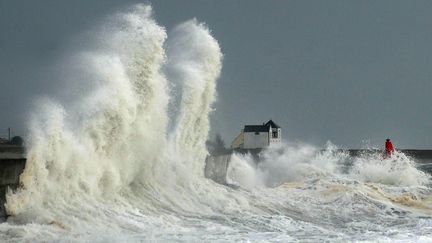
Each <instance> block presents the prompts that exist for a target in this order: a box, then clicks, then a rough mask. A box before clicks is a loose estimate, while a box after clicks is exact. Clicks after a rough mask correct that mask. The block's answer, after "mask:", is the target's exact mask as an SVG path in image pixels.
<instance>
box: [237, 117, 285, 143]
mask: <svg viewBox="0 0 432 243" xmlns="http://www.w3.org/2000/svg"><path fill="white" fill-rule="evenodd" d="M281 141H282V130H281V127H280V126H278V125H277V124H276V123H274V122H273V121H272V120H270V121H268V122H267V123H265V124H264V123H263V124H262V125H245V126H244V128H243V129H242V130H241V132H240V134H239V135H238V136H237V137H236V138H235V139H234V141H233V143H232V145H231V147H232V148H233V149H236V148H240V149H256V148H265V147H268V146H270V145H272V144H275V143H280V142H281Z"/></svg>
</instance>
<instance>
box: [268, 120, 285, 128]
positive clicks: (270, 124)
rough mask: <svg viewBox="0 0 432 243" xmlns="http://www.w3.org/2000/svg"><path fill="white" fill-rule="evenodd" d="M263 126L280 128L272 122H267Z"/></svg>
mask: <svg viewBox="0 0 432 243" xmlns="http://www.w3.org/2000/svg"><path fill="white" fill-rule="evenodd" d="M265 126H271V127H272V128H281V127H280V126H279V125H278V124H276V123H274V121H272V120H270V121H268V122H267V123H266V124H265Z"/></svg>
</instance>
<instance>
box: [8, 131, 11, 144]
mask: <svg viewBox="0 0 432 243" xmlns="http://www.w3.org/2000/svg"><path fill="white" fill-rule="evenodd" d="M8 137H9V142H10V141H11V140H10V127H8Z"/></svg>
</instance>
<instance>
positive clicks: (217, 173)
mask: <svg viewBox="0 0 432 243" xmlns="http://www.w3.org/2000/svg"><path fill="white" fill-rule="evenodd" d="M261 151H262V149H250V150H248V149H237V150H229V151H226V152H225V153H223V154H214V155H209V156H207V159H206V167H205V168H206V169H205V176H206V177H207V178H209V179H212V180H214V181H215V182H217V183H220V184H224V185H226V184H227V180H226V175H227V170H228V167H229V164H230V161H231V155H232V154H233V153H238V154H250V155H252V158H253V160H254V161H255V163H260V153H261ZM337 151H340V152H347V153H348V154H349V155H350V157H353V158H354V157H359V156H362V155H367V154H376V153H382V150H378V149H372V150H370V149H368V150H366V149H338V150H337ZM400 151H401V152H403V153H404V154H406V155H407V156H409V157H411V158H412V159H414V160H415V162H416V163H417V166H418V168H419V169H420V170H423V171H425V172H427V173H430V174H432V150H416V149H402V150H400ZM347 166H350V165H347Z"/></svg>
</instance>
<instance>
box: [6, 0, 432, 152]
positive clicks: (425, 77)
mask: <svg viewBox="0 0 432 243" xmlns="http://www.w3.org/2000/svg"><path fill="white" fill-rule="evenodd" d="M137 2H142V1H114V0H93V1H90V0H79V1H66V0H45V1H37V2H36V1H21V0H17V1H8V0H4V1H0V87H1V89H0V92H1V95H0V117H1V119H0V136H5V135H6V131H7V127H8V126H10V127H12V129H13V131H14V133H15V134H17V135H24V134H25V130H26V124H27V120H28V113H29V112H30V110H31V107H32V104H33V102H34V100H35V99H36V98H37V97H41V96H50V94H52V93H55V92H57V89H61V87H60V85H56V84H57V83H58V77H56V76H55V75H54V74H53V73H55V72H52V69H53V67H55V63H56V60H57V59H58V58H59V57H60V56H61V55H62V53H63V50H64V48H65V47H66V46H70V45H71V42H72V41H73V40H74V39H76V37H77V36H79V35H81V34H82V33H84V32H85V31H88V30H89V29H91V28H92V27H94V25H96V24H98V23H100V21H101V20H103V19H104V18H105V17H107V16H109V15H111V14H113V13H115V12H116V11H119V10H122V9H125V8H127V7H128V6H130V5H131V4H134V3H137ZM151 4H152V5H153V8H154V12H155V18H156V19H157V21H158V23H159V24H161V25H163V26H165V27H166V28H167V30H168V31H169V30H170V29H172V28H173V27H174V26H175V25H176V24H178V23H180V22H182V21H185V20H188V19H191V18H197V19H198V20H199V21H202V22H205V23H206V24H207V25H208V26H209V28H210V29H211V30H212V33H213V35H214V37H215V38H216V39H217V40H218V41H219V43H220V45H221V48H222V50H223V53H224V61H223V65H224V66H223V70H222V76H221V78H220V80H219V84H218V101H217V103H216V104H215V108H216V111H215V112H214V113H213V115H212V135H214V134H215V133H217V132H219V133H221V134H222V136H223V137H224V138H225V140H226V142H227V143H229V142H230V141H231V139H232V138H233V137H234V136H235V135H236V134H237V133H238V132H239V131H240V129H241V128H242V126H243V125H244V124H260V123H262V122H265V121H267V120H268V119H270V118H271V119H273V120H274V121H275V122H276V123H278V124H279V125H280V126H282V127H283V136H284V138H285V139H287V140H290V141H302V142H308V143H313V144H317V145H323V144H324V143H325V142H326V141H332V142H333V143H334V144H336V145H338V146H340V147H356V148H357V147H362V146H363V145H364V143H365V141H369V142H370V143H371V144H372V145H381V144H382V143H383V141H384V139H385V138H386V137H390V138H392V139H393V140H394V143H395V145H396V146H397V147H403V148H432V98H431V92H432V48H431V45H432V15H431V14H430V13H431V12H432V1H395V0H388V1H375V0H374V1H347V0H339V1H321V0H317V1H312V0H308V1H300V0H298V1H288V0H287V1H280V0H267V1H262V0H261V1H253V0H242V1H240V0H217V1H216V0H214V1H210V0H194V1H192V0H185V1H177V0H157V1H152V2H151ZM78 44H79V43H78Z"/></svg>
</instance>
